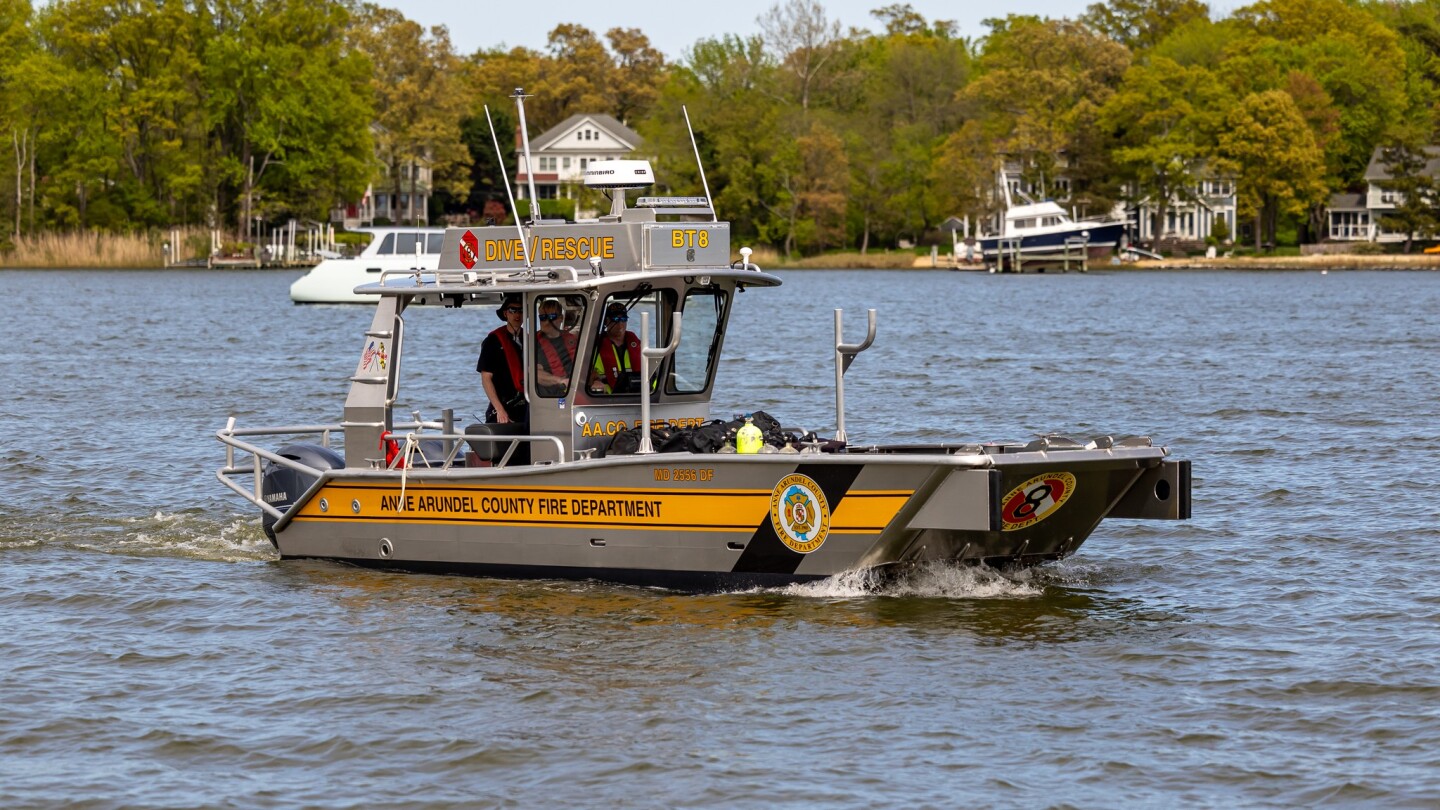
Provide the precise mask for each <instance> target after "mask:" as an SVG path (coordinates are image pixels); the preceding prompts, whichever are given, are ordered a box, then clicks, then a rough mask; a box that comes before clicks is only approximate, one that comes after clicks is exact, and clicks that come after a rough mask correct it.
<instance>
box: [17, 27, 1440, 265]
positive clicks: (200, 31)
mask: <svg viewBox="0 0 1440 810" xmlns="http://www.w3.org/2000/svg"><path fill="white" fill-rule="evenodd" d="M872 15H873V17H874V19H875V28H876V30H862V29H851V30H842V29H841V27H840V25H839V24H838V22H836V21H834V20H832V19H830V18H829V17H828V16H827V14H826V12H825V9H824V7H823V5H821V4H820V3H819V2H817V0H780V2H778V3H777V4H776V5H775V6H773V7H772V8H771V9H770V10H768V11H767V12H765V13H764V14H762V15H761V17H760V18H759V20H758V22H759V26H758V27H759V33H757V34H755V35H753V36H748V37H745V36H739V35H735V34H721V35H716V36H713V37H707V38H704V39H700V40H698V41H696V42H695V43H694V44H693V45H691V46H690V47H689V48H687V49H686V50H685V52H684V53H683V55H682V56H681V58H680V59H679V60H678V61H674V62H670V61H667V60H666V59H665V58H664V56H663V55H662V54H661V53H660V52H659V51H657V50H656V49H655V48H654V47H652V46H651V44H650V42H649V39H648V38H647V37H646V36H645V34H644V33H643V32H642V31H639V30H636V29H628V28H612V29H610V30H609V31H606V32H604V34H603V35H598V34H596V33H595V32H592V31H590V30H589V29H587V28H585V27H583V26H579V25H574V24H561V25H558V26H556V27H555V28H554V30H552V31H551V32H550V35H549V37H548V40H547V45H546V47H545V48H544V49H541V50H535V49H529V48H512V49H500V48H494V49H482V50H480V51H477V52H475V53H473V54H469V55H464V54H459V53H457V52H456V51H455V49H454V47H453V46H452V44H451V42H450V39H449V35H448V33H447V31H446V29H445V28H444V27H435V28H430V29H426V28H424V27H422V26H420V25H418V24H417V23H415V22H413V21H410V20H408V19H407V18H405V16H404V15H402V14H400V13H399V12H397V11H394V10H392V9H388V8H384V7H382V6H377V5H373V4H369V3H355V2H350V1H349V0H126V2H118V0H53V1H52V2H50V3H48V4H44V5H41V6H39V7H38V8H37V7H34V6H32V5H31V3H30V0H0V133H3V135H5V136H6V139H7V140H8V141H9V142H10V143H9V147H10V148H9V149H7V150H6V151H7V152H9V153H10V154H9V155H8V159H6V160H4V161H0V165H3V168H0V188H3V189H5V190H6V192H5V193H4V194H3V195H0V214H3V216H4V222H5V223H6V225H7V227H6V228H5V230H6V231H8V232H9V233H11V234H15V235H19V234H28V233H35V232H39V231H46V230H72V229H95V230H107V231H134V230H143V229H148V228H157V227H170V226H174V225H201V226H206V227H218V228H224V229H226V230H229V231H231V232H235V233H238V234H241V235H242V238H243V235H245V234H247V233H251V232H253V230H254V229H255V228H256V227H257V226H259V225H262V224H264V223H274V222H279V221H283V220H285V219H289V218H292V217H293V218H299V219H309V220H323V219H325V217H326V216H327V212H328V210H329V209H330V207H331V206H332V205H335V204H337V203H339V202H342V201H347V200H348V201H354V200H357V199H359V197H360V196H361V195H362V194H363V193H364V191H365V189H366V188H367V186H369V185H371V184H374V186H375V188H376V189H377V190H379V191H384V190H386V188H387V187H389V188H391V189H393V190H394V191H395V192H396V193H399V192H401V191H403V190H405V188H406V186H405V185H404V180H403V178H405V177H407V176H413V167H414V165H415V164H417V163H419V162H425V163H427V164H428V165H429V166H430V167H431V168H432V170H433V178H434V186H435V189H436V192H437V196H436V198H435V201H434V203H432V212H443V213H445V214H452V215H457V216H460V217H462V218H463V217H468V218H472V219H478V218H480V217H482V216H485V215H487V214H492V215H493V214H494V213H500V214H503V213H504V205H505V203H504V201H505V195H504V191H503V180H502V171H503V169H502V166H503V167H506V168H508V169H509V170H510V171H511V172H513V171H514V169H515V166H516V163H515V155H514V142H513V141H514V139H513V137H510V136H508V135H502V136H501V137H500V146H501V150H502V153H503V154H502V155H500V156H497V155H495V154H494V151H493V148H492V140H491V136H490V131H489V125H488V123H487V121H486V117H485V114H484V112H483V110H484V107H485V106H486V105H488V106H489V108H490V111H491V115H492V117H493V118H494V121H495V125H496V127H497V130H498V131H499V132H501V133H513V131H514V127H515V113H514V108H513V104H512V102H511V101H510V100H509V99H508V96H509V95H510V93H511V92H513V90H514V88H516V87H523V88H525V89H526V91H527V92H530V93H533V96H534V97H533V98H531V99H530V100H529V102H528V103H527V107H526V110H527V120H528V123H529V125H530V128H531V133H532V134H539V133H540V132H541V131H543V130H544V129H546V128H548V127H549V126H552V125H554V124H557V123H559V122H560V121H562V120H564V119H565V118H566V117H568V116H569V115H572V114H575V113H606V114H609V115H612V116H614V117H616V118H617V119H619V120H620V121H622V122H624V123H625V124H627V125H628V126H630V127H632V128H634V129H635V130H636V131H638V132H639V133H640V134H641V135H642V136H643V137H644V138H645V139H646V144H645V151H646V153H647V154H648V155H649V156H651V157H652V159H653V160H654V161H655V163H656V173H657V177H659V178H660V179H661V181H662V182H663V183H664V184H665V185H666V186H667V187H668V189H669V190H670V191H671V192H673V193H678V194H696V193H699V192H700V190H701V184H700V176H699V173H698V171H697V170H696V166H695V161H694V153H693V150H692V147H691V143H690V139H689V134H688V133H687V132H686V129H685V124H684V119H683V117H682V116H681V112H680V108H681V106H682V105H683V106H685V107H686V108H687V109H688V111H689V115H690V119H691V122H692V124H693V125H694V129H695V137H696V140H697V143H698V146H699V149H700V152H701V155H702V159H703V161H704V165H705V171H706V175H707V179H708V180H709V182H710V187H711V191H712V193H713V194H714V196H715V203H716V206H717V209H718V210H719V211H721V212H723V214H724V215H725V217H726V218H728V219H729V220H730V221H731V222H732V225H733V227H734V228H735V231H736V233H737V235H739V236H741V237H743V238H745V239H747V240H753V241H754V242H757V243H761V244H769V245H773V246H774V247H776V248H777V249H779V250H780V251H782V252H784V253H786V254H787V255H791V254H795V253H814V252H819V251H824V250H830V249H837V248H849V249H859V250H862V251H863V250H866V249H868V248H869V247H871V246H873V245H877V244H883V245H889V244H894V243H895V241H896V240H899V239H910V240H913V241H920V240H922V239H924V238H926V237H927V236H931V237H933V235H934V233H935V229H936V228H937V227H938V225H939V224H940V223H941V222H942V221H944V220H945V219H946V218H947V217H950V216H952V215H970V216H975V215H982V214H985V213H987V212H989V211H992V210H993V208H994V206H995V204H996V203H995V200H994V195H993V188H994V183H995V176H996V172H997V170H998V168H999V167H1000V165H1001V164H1002V162H1006V163H1009V164H1010V165H1012V166H1017V167H1018V168H1019V172H1020V174H1021V177H1022V179H1023V180H1025V181H1026V182H1028V183H1030V184H1033V185H1035V186H1038V187H1041V188H1053V187H1054V183H1055V181H1056V180H1057V179H1059V178H1062V177H1063V178H1064V179H1065V180H1066V182H1067V183H1068V192H1069V197H1070V201H1071V203H1072V204H1073V205H1075V206H1076V207H1078V208H1080V209H1082V210H1085V211H1088V212H1090V213H1101V212H1106V211H1109V210H1110V209H1111V208H1112V207H1113V206H1114V205H1115V203H1117V202H1119V201H1124V200H1129V201H1135V200H1137V199H1141V198H1148V199H1150V200H1153V201H1154V204H1155V205H1156V206H1157V207H1158V208H1159V209H1160V210H1159V211H1158V214H1159V219H1160V221H1162V222H1163V221H1164V215H1165V210H1164V209H1165V207H1166V206H1167V205H1169V204H1170V201H1171V200H1184V199H1186V198H1187V196H1188V195H1191V194H1193V193H1194V191H1193V190H1194V189H1195V188H1196V186H1197V184H1198V183H1199V181H1200V180H1202V179H1205V178H1229V179H1232V180H1233V182H1234V183H1235V187H1236V193H1237V196H1238V200H1239V207H1240V216H1241V217H1242V219H1243V220H1244V221H1245V222H1246V223H1247V224H1248V226H1249V229H1250V236H1252V237H1253V238H1254V240H1255V241H1256V243H1257V244H1258V243H1260V242H1262V241H1269V242H1274V241H1276V240H1277V238H1279V239H1286V238H1288V239H1300V240H1315V239H1318V238H1319V237H1320V236H1321V235H1322V234H1323V228H1324V224H1325V223H1324V216H1325V214H1324V211H1325V205H1326V203H1327V201H1328V199H1329V196H1330V195H1331V194H1333V193H1338V192H1343V191H1350V190H1358V189H1360V188H1362V187H1363V177H1364V173H1365V169H1366V166H1367V164H1368V162H1369V160H1370V156H1371V154H1372V153H1373V152H1374V151H1375V150H1376V149H1377V148H1378V149H1381V150H1382V151H1383V154H1384V155H1385V156H1386V161H1387V164H1388V165H1390V166H1391V167H1392V173H1393V174H1394V176H1395V181H1394V184H1395V186H1396V188H1398V189H1401V190H1402V193H1403V192H1404V191H1405V190H1409V191H1410V193H1408V194H1406V195H1405V196H1406V198H1407V200H1408V201H1409V203H1408V205H1407V206H1405V207H1403V209H1402V210H1400V211H1397V212H1396V213H1395V214H1394V215H1393V216H1392V218H1391V220H1390V221H1391V223H1392V225H1393V224H1399V225H1403V226H1406V227H1409V226H1412V225H1413V226H1414V227H1412V228H1410V229H1412V230H1421V231H1425V230H1427V229H1432V228H1434V227H1435V217H1434V214H1433V212H1431V210H1430V208H1429V206H1430V202H1429V201H1430V200H1433V199H1436V195H1435V194H1433V193H1431V191H1432V190H1431V189H1430V188H1429V186H1428V185H1427V183H1428V181H1427V180H1426V179H1425V178H1424V177H1423V168H1424V164H1425V161H1426V159H1427V158H1426V152H1425V151H1424V149H1425V147H1426V146H1427V145H1429V144H1432V143H1434V142H1435V140H1436V138H1435V134H1436V133H1435V129H1436V124H1437V118H1436V112H1437V104H1440V93H1437V88H1440V0H1418V2H1390V1H1382V0H1261V2H1257V3H1254V4H1252V5H1248V6H1245V7H1242V8H1240V9H1237V10H1235V11H1234V12H1232V13H1231V14H1230V15H1229V16H1227V17H1224V18H1220V19H1215V18H1212V16H1211V13H1210V10H1209V8H1208V7H1207V6H1206V5H1205V4H1204V3H1202V2H1199V1H1198V0H1109V2H1104V3H1096V4H1094V5H1091V6H1090V7H1089V8H1088V9H1087V10H1086V12H1085V13H1084V14H1082V15H1080V16H1079V17H1078V18H1076V19H1042V18H1038V17H1032V16H1021V15H1013V14H1012V15H1009V16H1005V17H1003V18H996V19H991V20H987V21H986V23H985V25H986V27H987V30H988V33H986V34H985V35H984V36H983V37H978V38H973V39H972V38H965V37H962V36H959V34H958V32H957V28H956V26H955V24H954V23H953V22H950V21H946V20H927V19H925V18H923V17H922V16H921V15H919V14H917V13H916V12H915V10H914V9H913V7H911V6H909V5H907V4H893V5H887V6H884V7H882V8H878V9H876V10H875V11H873V12H872ZM437 218H438V215H437Z"/></svg>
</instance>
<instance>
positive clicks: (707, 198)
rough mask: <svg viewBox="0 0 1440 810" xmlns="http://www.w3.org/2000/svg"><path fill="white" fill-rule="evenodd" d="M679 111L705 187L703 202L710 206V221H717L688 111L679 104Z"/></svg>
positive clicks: (696, 166)
mask: <svg viewBox="0 0 1440 810" xmlns="http://www.w3.org/2000/svg"><path fill="white" fill-rule="evenodd" d="M680 112H682V113H684V114H685V129H686V130H687V131H689V133H690V148H691V149H694V150H695V168H697V169H699V170H700V185H702V186H704V187H705V204H706V205H708V206H710V221H711V222H719V221H720V218H719V217H717V216H715V201H714V200H712V199H710V184H709V183H708V182H706V180H705V166H704V165H703V164H701V163H700V145H699V144H697V143H695V130H693V129H691V128H690V111H689V110H687V109H685V105H684V104H681V105H680Z"/></svg>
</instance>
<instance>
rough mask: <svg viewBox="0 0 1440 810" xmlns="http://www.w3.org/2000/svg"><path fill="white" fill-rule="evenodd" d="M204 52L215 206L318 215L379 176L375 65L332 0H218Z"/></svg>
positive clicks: (239, 216) (243, 222) (259, 214)
mask: <svg viewBox="0 0 1440 810" xmlns="http://www.w3.org/2000/svg"><path fill="white" fill-rule="evenodd" d="M208 8H209V11H208V16H207V17H206V18H205V20H204V23H205V26H206V29H207V31H206V47H205V52H204V77H205V86H206V87H207V88H208V93H207V94H206V98H205V113H206V118H207V121H208V122H209V125H210V138H211V148H212V149H213V151H214V154H215V164H214V172H215V179H214V185H215V189H216V192H215V197H216V203H217V205H216V207H217V209H218V210H220V211H222V212H226V213H227V214H229V215H230V216H233V217H234V218H235V221H236V223H237V225H238V226H239V230H240V232H241V233H244V234H252V233H253V230H252V227H253V226H254V225H255V223H256V221H257V220H259V219H272V218H278V217H280V216H284V215H290V216H301V217H307V218H313V219H319V218H321V217H323V216H324V215H325V212H326V210H327V209H328V208H329V207H330V206H331V205H334V204H335V202H336V201H337V200H344V199H355V198H358V197H359V196H360V195H361V193H363V192H364V190H365V186H366V184H367V183H368V182H369V181H370V179H371V178H372V177H373V176H374V160H375V157H374V154H375V153H374V146H373V142H372V140H371V137H370V124H371V123H372V122H373V121H374V120H375V118H374V108H373V106H372V102H371V94H370V65H369V62H368V60H367V59H366V57H365V56H364V55H363V54H362V53H361V52H359V51H358V50H356V49H354V48H353V47H351V46H350V44H349V42H348V41H347V39H346V35H347V33H348V31H349V30H350V29H349V15H348V13H347V12H346V11H345V8H344V7H343V6H341V5H340V4H339V3H338V2H334V0H217V2H214V3H212V4H211V5H210V6H209V7H208Z"/></svg>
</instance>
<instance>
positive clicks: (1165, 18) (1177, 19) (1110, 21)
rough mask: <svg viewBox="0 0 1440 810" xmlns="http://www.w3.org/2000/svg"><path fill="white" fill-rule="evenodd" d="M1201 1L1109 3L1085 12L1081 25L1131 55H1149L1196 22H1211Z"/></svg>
mask: <svg viewBox="0 0 1440 810" xmlns="http://www.w3.org/2000/svg"><path fill="white" fill-rule="evenodd" d="M1209 18H1210V8H1209V6H1208V5H1207V4H1205V3H1202V2H1200V0H1109V2H1105V3H1095V4H1093V5H1091V6H1090V7H1089V8H1088V9H1086V11H1085V14H1084V15H1083V16H1082V17H1081V18H1080V20H1081V22H1084V23H1085V24H1086V25H1088V26H1090V27H1091V28H1093V29H1095V30H1096V31H1099V32H1100V33H1102V34H1104V35H1105V36H1107V37H1110V38H1111V39H1113V40H1115V41H1116V42H1119V43H1120V44H1121V45H1124V46H1125V47H1126V48H1129V49H1130V50H1131V51H1135V52H1138V51H1148V50H1150V49H1151V48H1154V47H1155V46H1156V45H1158V44H1160V42H1161V41H1162V40H1164V39H1165V38H1166V37H1167V36H1169V35H1170V34H1171V32H1173V31H1175V30H1176V29H1178V28H1180V27H1182V26H1185V25H1187V24H1189V23H1191V22H1193V21H1195V20H1208V19H1209Z"/></svg>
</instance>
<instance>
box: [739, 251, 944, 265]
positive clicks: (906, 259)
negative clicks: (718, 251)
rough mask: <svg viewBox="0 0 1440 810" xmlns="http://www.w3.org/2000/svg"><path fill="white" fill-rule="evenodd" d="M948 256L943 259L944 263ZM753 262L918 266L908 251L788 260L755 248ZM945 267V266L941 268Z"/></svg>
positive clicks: (828, 254)
mask: <svg viewBox="0 0 1440 810" xmlns="http://www.w3.org/2000/svg"><path fill="white" fill-rule="evenodd" d="M923 258H924V260H925V261H924V266H925V267H929V266H930V257H929V256H928V255H927V256H924V257H923ZM944 258H945V257H942V261H943V260H944ZM750 261H752V262H754V263H756V264H758V265H760V266H761V267H762V268H765V269H771V268H774V269H781V270H797V269H800V270H909V269H911V268H913V267H919V266H920V264H918V263H917V262H918V260H917V258H916V256H915V254H914V253H913V252H911V251H908V250H896V251H884V250H872V251H870V252H869V253H865V254H861V253H859V252H849V253H826V254H824V255H821V256H807V257H804V258H797V259H792V260H790V261H788V262H787V261H785V259H784V257H782V256H781V255H780V254H779V252H777V251H775V250H773V249H771V248H763V247H762V248H755V253H754V254H752V255H751V256H750ZM942 266H943V265H942Z"/></svg>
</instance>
